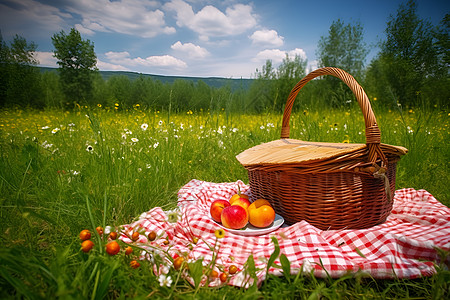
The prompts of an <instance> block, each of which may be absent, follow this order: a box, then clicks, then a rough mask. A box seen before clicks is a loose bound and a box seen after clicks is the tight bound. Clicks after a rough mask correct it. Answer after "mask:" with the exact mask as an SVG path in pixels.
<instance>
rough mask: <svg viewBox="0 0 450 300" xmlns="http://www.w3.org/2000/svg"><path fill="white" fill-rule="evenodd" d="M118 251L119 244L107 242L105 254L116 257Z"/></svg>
mask: <svg viewBox="0 0 450 300" xmlns="http://www.w3.org/2000/svg"><path fill="white" fill-rule="evenodd" d="M119 251H120V246H119V243H117V242H116V241H112V242H109V243H108V244H106V253H108V254H109V255H116V254H117V253H119Z"/></svg>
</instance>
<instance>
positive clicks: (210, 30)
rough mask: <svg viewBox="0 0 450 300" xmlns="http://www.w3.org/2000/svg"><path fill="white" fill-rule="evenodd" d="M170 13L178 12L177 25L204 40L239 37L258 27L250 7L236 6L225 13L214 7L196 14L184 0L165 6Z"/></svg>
mask: <svg viewBox="0 0 450 300" xmlns="http://www.w3.org/2000/svg"><path fill="white" fill-rule="evenodd" d="M164 8H165V9H166V10H168V11H175V12H176V19H177V25H178V26H179V27H187V28H189V29H191V30H193V31H194V32H196V33H198V34H199V35H200V38H201V39H202V40H208V39H209V37H225V36H233V35H239V34H241V33H243V32H245V31H247V30H249V29H251V28H253V27H255V26H256V24H257V22H256V16H255V15H254V14H253V13H252V7H251V6H250V5H244V4H235V5H233V6H231V7H228V8H227V9H226V10H225V13H223V12H222V11H220V10H219V9H217V8H216V7H214V6H212V5H207V6H205V7H203V8H202V9H201V10H200V11H199V12H197V13H194V11H193V9H192V6H191V5H189V4H188V3H186V2H184V1H182V0H172V1H171V2H169V3H166V4H165V5H164Z"/></svg>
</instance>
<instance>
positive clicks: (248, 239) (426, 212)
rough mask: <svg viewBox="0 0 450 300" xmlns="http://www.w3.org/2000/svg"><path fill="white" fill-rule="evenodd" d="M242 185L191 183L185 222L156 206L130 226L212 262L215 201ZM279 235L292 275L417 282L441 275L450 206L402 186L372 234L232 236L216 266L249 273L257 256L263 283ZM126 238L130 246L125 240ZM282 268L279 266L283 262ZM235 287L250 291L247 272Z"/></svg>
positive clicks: (299, 231)
mask: <svg viewBox="0 0 450 300" xmlns="http://www.w3.org/2000/svg"><path fill="white" fill-rule="evenodd" d="M238 186H239V188H240V190H241V192H243V193H246V192H249V186H247V185H245V184H244V183H243V182H241V181H237V182H229V183H211V182H205V181H200V180H191V181H190V182H188V183H187V184H186V185H185V186H183V187H182V188H181V189H180V190H179V192H178V208H179V212H178V215H179V218H178V221H175V222H173V220H172V222H170V221H171V220H169V218H168V212H165V211H163V210H162V209H161V208H159V207H157V208H153V209H151V210H150V211H148V212H147V213H144V214H142V215H141V217H140V219H139V220H138V221H136V222H134V223H133V224H129V225H125V226H124V227H125V228H130V227H132V228H133V229H136V228H141V230H142V231H145V232H146V233H149V232H151V231H155V232H157V233H158V234H159V235H162V236H163V237H168V239H169V241H170V242H169V245H168V246H165V245H164V244H163V243H162V239H160V240H159V241H158V240H156V241H153V242H152V243H157V244H158V245H163V246H162V247H170V248H169V251H170V253H172V254H173V255H175V253H177V254H185V255H186V254H188V257H189V258H192V259H193V260H196V259H199V258H203V259H204V264H205V265H206V264H207V263H208V262H210V261H211V259H212V255H213V253H212V251H211V249H210V247H211V246H212V245H214V243H215V241H216V236H215V234H214V232H215V231H216V230H217V229H220V227H219V226H218V225H217V224H216V223H215V222H214V221H213V220H211V219H210V217H209V207H210V204H211V203H212V202H213V201H214V200H217V199H229V198H230V197H231V196H232V195H233V194H235V193H236V192H237V189H238ZM172 214H173V212H172ZM273 236H275V237H276V238H277V239H278V242H279V246H280V253H283V254H285V255H286V257H287V258H288V259H289V261H290V264H291V274H295V273H298V272H304V273H313V274H314V276H317V277H327V276H331V277H335V278H336V277H340V276H343V275H346V274H349V273H351V274H354V273H357V272H363V273H366V274H369V275H370V276H372V277H373V278H378V279H383V278H417V277H420V276H428V275H431V274H433V273H435V264H437V263H439V262H440V261H439V260H440V257H439V255H438V252H437V251H436V249H435V247H437V248H440V249H444V250H447V251H448V250H450V209H449V208H448V207H446V206H444V205H443V204H441V203H440V202H438V201H437V200H436V199H435V198H434V197H433V196H432V195H431V194H430V193H428V192H427V191H425V190H414V189H402V190H398V191H396V193H395V198H394V207H393V210H392V213H391V214H390V215H389V217H388V219H387V220H386V222H385V223H383V224H381V225H378V226H374V227H371V228H368V229H360V230H328V231H322V230H319V229H317V228H316V227H314V226H312V225H310V224H308V223H307V222H306V221H301V222H298V223H296V224H294V225H291V226H284V227H281V228H279V229H277V230H276V231H273V232H271V233H268V234H265V235H261V236H241V235H236V234H233V233H230V232H226V234H225V237H223V238H221V239H219V240H218V243H219V246H220V247H217V248H218V254H217V261H216V264H217V265H220V266H223V267H224V268H225V270H226V269H227V268H228V267H229V266H230V265H231V264H234V265H236V266H237V267H238V269H240V270H242V269H243V265H244V264H245V263H246V261H247V259H248V257H249V256H250V255H251V254H253V258H254V261H255V265H256V269H257V270H258V271H257V276H258V283H261V282H262V281H263V280H264V279H265V276H266V266H267V262H268V259H269V257H270V255H271V254H272V253H273V252H274V249H275V248H274V247H275V246H274V243H273V242H272V240H271V237H273ZM122 239H123V240H124V241H125V242H130V240H129V239H127V238H126V237H122ZM196 239H198V242H197V243H196V244H195V243H193V241H194V240H196ZM139 242H141V243H142V246H143V247H145V245H146V244H147V243H148V241H147V238H146V235H145V236H144V235H141V236H140V240H139ZM275 263H276V264H278V265H280V261H279V260H278V259H277V260H276V261H275ZM446 263H447V264H448V263H449V258H448V257H447V262H446ZM241 273H242V272H241ZM269 273H271V274H274V275H282V271H281V269H280V268H274V267H271V268H270V269H269ZM219 284H220V281H219V280H216V281H212V282H211V283H210V285H211V286H214V285H219ZM229 284H231V285H235V286H246V285H247V284H248V282H246V278H244V275H243V273H242V274H240V273H238V274H237V275H236V276H233V277H232V278H231V280H230V282H229Z"/></svg>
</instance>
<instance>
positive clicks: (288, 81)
mask: <svg viewBox="0 0 450 300" xmlns="http://www.w3.org/2000/svg"><path fill="white" fill-rule="evenodd" d="M306 64H307V61H306V60H304V59H303V58H301V57H300V56H298V55H295V57H294V58H290V57H289V56H288V55H286V57H285V58H284V59H283V61H282V63H281V64H280V65H279V66H278V68H277V69H276V70H275V69H274V68H273V64H272V61H271V60H267V61H266V64H265V65H264V66H263V67H262V69H261V71H259V70H258V69H256V74H255V77H256V78H255V80H254V82H253V83H252V85H251V86H250V91H249V99H250V102H249V103H248V104H247V106H251V107H253V108H255V109H256V110H257V111H263V110H264V109H270V110H271V111H281V109H282V108H283V106H284V104H286V100H287V98H288V95H289V92H290V91H291V89H292V88H293V87H294V85H295V84H296V83H297V82H298V81H299V80H300V79H301V78H302V77H304V76H305V74H306Z"/></svg>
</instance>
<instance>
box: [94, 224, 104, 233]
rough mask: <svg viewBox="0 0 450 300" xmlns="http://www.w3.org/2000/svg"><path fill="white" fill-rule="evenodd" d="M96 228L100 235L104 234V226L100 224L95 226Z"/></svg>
mask: <svg viewBox="0 0 450 300" xmlns="http://www.w3.org/2000/svg"><path fill="white" fill-rule="evenodd" d="M95 230H97V232H98V234H99V235H102V234H103V227H101V226H98V227H97V228H95Z"/></svg>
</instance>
